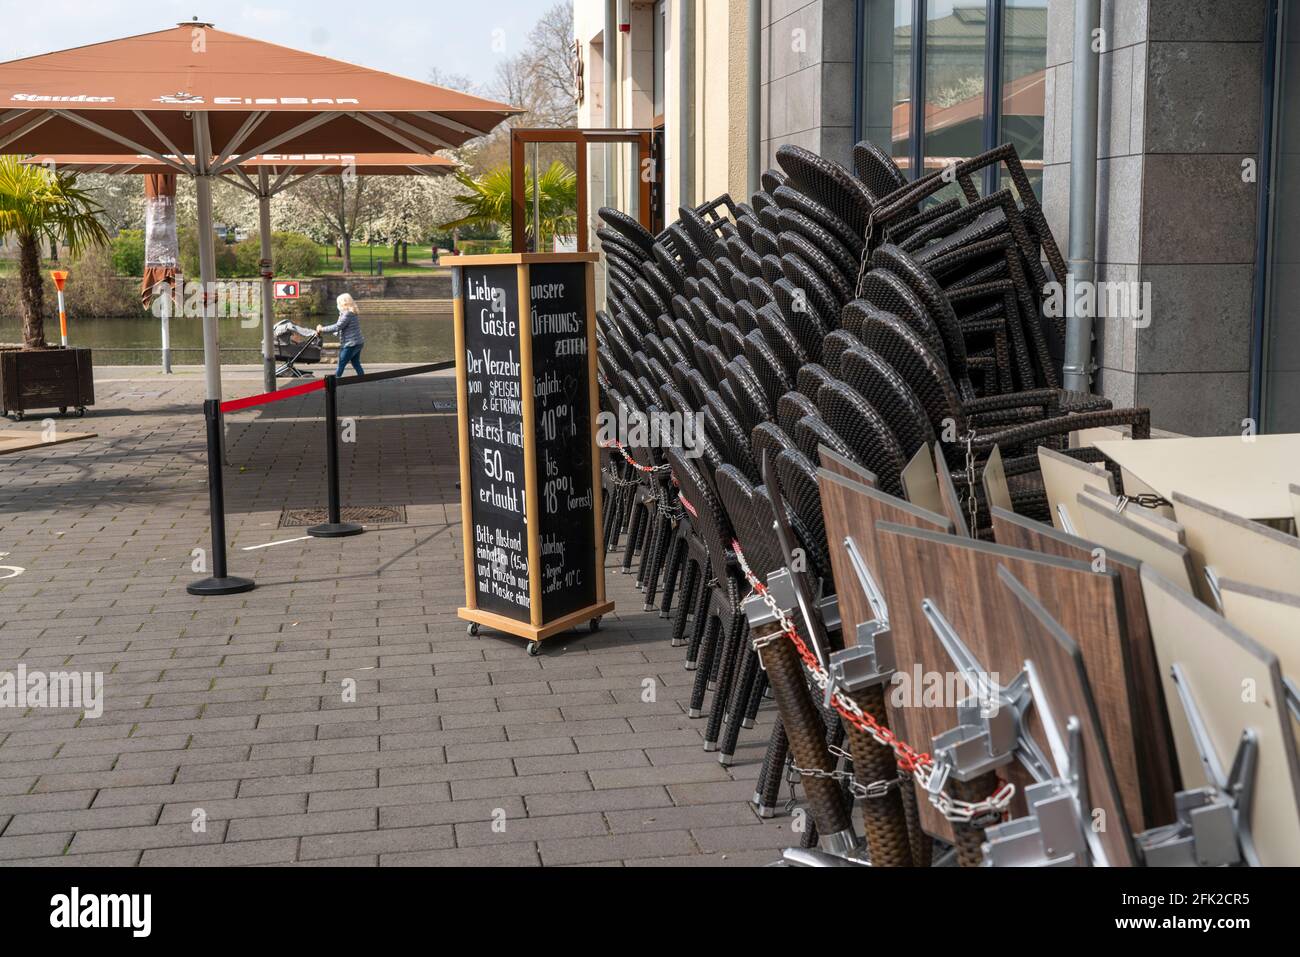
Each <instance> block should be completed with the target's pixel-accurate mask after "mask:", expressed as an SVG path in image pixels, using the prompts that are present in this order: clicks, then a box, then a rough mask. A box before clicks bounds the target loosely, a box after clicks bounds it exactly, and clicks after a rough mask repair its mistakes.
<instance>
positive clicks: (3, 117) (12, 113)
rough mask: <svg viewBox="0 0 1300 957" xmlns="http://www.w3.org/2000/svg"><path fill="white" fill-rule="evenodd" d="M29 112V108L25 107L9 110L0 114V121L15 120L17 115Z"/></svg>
mask: <svg viewBox="0 0 1300 957" xmlns="http://www.w3.org/2000/svg"><path fill="white" fill-rule="evenodd" d="M30 112H31V110H27V109H18V110H9V111H8V112H6V113H3V114H0V123H8V122H9V121H10V120H16V119H18V117H20V116H23V115H24V114H26V113H30Z"/></svg>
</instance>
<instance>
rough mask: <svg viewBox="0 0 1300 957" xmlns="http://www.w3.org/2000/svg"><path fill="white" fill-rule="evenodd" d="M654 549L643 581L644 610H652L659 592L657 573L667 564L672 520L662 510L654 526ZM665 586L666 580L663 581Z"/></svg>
mask: <svg viewBox="0 0 1300 957" xmlns="http://www.w3.org/2000/svg"><path fill="white" fill-rule="evenodd" d="M656 532H657V534H656V535H655V543H654V551H653V553H652V554H651V559H650V573H649V574H648V575H647V576H646V583H645V608H644V609H643V610H644V611H654V607H655V595H656V594H658V592H659V575H660V574H661V573H662V572H663V571H664V567H665V566H666V565H667V564H668V562H667V557H668V555H667V552H668V547H669V543H670V540H671V537H672V533H673V528H672V522H670V521H669V520H668V516H667V515H664V514H663V513H662V512H661V513H659V522H658V526H657V528H656ZM665 587H667V582H666V581H665Z"/></svg>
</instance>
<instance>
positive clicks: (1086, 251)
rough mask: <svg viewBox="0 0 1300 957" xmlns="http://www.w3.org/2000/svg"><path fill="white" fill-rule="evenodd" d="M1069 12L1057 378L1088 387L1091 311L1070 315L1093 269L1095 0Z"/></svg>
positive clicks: (1096, 72) (1098, 4)
mask: <svg viewBox="0 0 1300 957" xmlns="http://www.w3.org/2000/svg"><path fill="white" fill-rule="evenodd" d="M1074 13H1075V16H1074V109H1073V111H1072V116H1073V120H1072V123H1071V126H1070V261H1069V276H1068V279H1067V283H1066V297H1065V298H1066V304H1067V310H1066V320H1065V367H1064V369H1063V370H1062V371H1063V375H1062V378H1063V380H1064V381H1063V384H1064V386H1065V388H1066V389H1069V390H1072V391H1075V392H1090V391H1092V316H1090V315H1086V316H1080V315H1076V312H1077V310H1076V309H1075V308H1074V307H1073V300H1074V297H1073V295H1072V292H1073V290H1074V289H1078V288H1079V287H1080V284H1081V283H1087V284H1088V286H1085V287H1084V288H1089V287H1090V286H1091V284H1092V283H1093V282H1094V280H1095V279H1096V275H1097V262H1096V256H1097V114H1098V104H1097V100H1098V92H1097V91H1098V86H1099V81H1100V72H1101V71H1100V67H1101V55H1100V54H1099V53H1097V52H1094V50H1093V38H1094V37H1100V36H1101V34H1100V33H1099V32H1097V31H1099V30H1100V29H1101V0H1078V2H1077V4H1076V6H1075V11H1074Z"/></svg>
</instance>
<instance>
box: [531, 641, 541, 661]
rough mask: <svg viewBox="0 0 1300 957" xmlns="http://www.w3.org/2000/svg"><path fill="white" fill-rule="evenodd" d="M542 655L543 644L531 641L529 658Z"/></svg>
mask: <svg viewBox="0 0 1300 957" xmlns="http://www.w3.org/2000/svg"><path fill="white" fill-rule="evenodd" d="M541 653H542V643H541V642H540V641H530V642H529V643H528V657H529V658H536V657H537V656H538V655H540V654H541Z"/></svg>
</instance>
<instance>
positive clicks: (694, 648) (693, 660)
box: [686, 567, 713, 707]
mask: <svg viewBox="0 0 1300 957" xmlns="http://www.w3.org/2000/svg"><path fill="white" fill-rule="evenodd" d="M707 576H708V571H707V569H705V568H703V567H701V568H700V571H699V579H700V591H699V594H698V595H697V596H696V599H695V627H694V628H693V629H692V630H691V640H690V643H689V644H688V645H687V648H686V670H687V671H695V670H696V669H699V668H700V664H701V662H700V646H701V644H702V643H703V640H704V632H705V629H707V627H708V625H709V620H710V616H709V602H710V601H711V599H712V598H713V589H712V588H711V587H709V581H708V577H707ZM712 667H713V659H711V658H710V659H709V660H708V661H707V662H704V668H703V669H700V670H702V671H703V672H704V680H705V681H706V682H707V681H708V680H709V679H710V678H711V677H712V675H711V674H710V671H711V670H712ZM700 707H703V704H701V705H700Z"/></svg>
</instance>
